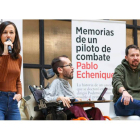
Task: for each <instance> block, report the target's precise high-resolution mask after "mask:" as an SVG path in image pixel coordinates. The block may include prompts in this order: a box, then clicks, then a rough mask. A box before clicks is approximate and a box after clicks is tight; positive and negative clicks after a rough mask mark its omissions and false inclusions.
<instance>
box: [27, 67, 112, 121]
mask: <svg viewBox="0 0 140 140" xmlns="http://www.w3.org/2000/svg"><path fill="white" fill-rule="evenodd" d="M41 72H42V75H43V77H44V78H45V79H47V80H48V79H50V78H52V77H53V76H54V75H55V73H54V72H53V69H49V70H47V71H46V70H45V69H42V71H41ZM46 88H49V83H48V84H47V86H46V87H45V88H40V89H38V88H35V87H33V86H31V85H29V89H30V91H31V93H32V94H33V97H34V99H35V101H36V103H37V106H35V107H34V111H41V112H42V114H43V116H44V120H71V119H72V120H87V119H86V118H84V117H79V118H75V116H74V114H72V113H71V111H70V110H68V109H67V108H66V107H64V106H63V103H62V102H48V101H46V100H45V99H44V98H42V92H43V90H44V89H46ZM70 100H71V104H73V102H74V101H75V99H70ZM58 108H61V109H62V110H59V109H58ZM64 110H65V111H64ZM104 118H105V119H108V120H111V119H110V117H108V116H104Z"/></svg>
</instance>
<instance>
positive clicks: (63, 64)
mask: <svg viewBox="0 0 140 140" xmlns="http://www.w3.org/2000/svg"><path fill="white" fill-rule="evenodd" d="M51 65H52V68H53V71H54V72H55V73H56V74H57V76H58V77H57V78H56V79H55V80H54V81H53V82H52V84H51V86H50V88H49V89H45V90H44V91H43V94H42V96H43V98H44V99H45V100H47V101H62V102H63V105H64V106H66V107H67V108H68V110H70V111H71V113H73V114H74V116H75V117H76V118H77V117H85V118H87V119H89V118H88V116H90V118H92V119H94V120H104V117H103V116H102V114H101V111H100V110H99V109H98V108H91V109H89V110H86V111H84V109H83V108H82V107H79V106H71V105H70V103H71V101H70V99H76V100H78V101H81V99H80V98H76V97H75V95H74V93H73V91H72V88H71V86H70V84H69V82H68V79H72V78H73V72H74V68H73V66H72V64H71V61H70V60H69V59H68V57H67V56H65V55H63V56H60V57H57V58H54V59H53V60H52V64H51ZM60 110H61V109H60ZM64 111H65V110H64Z"/></svg>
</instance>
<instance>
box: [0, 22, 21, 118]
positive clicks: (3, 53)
mask: <svg viewBox="0 0 140 140" xmlns="http://www.w3.org/2000/svg"><path fill="white" fill-rule="evenodd" d="M20 49H21V46H20V40H19V35H18V31H17V28H16V26H15V24H14V23H12V22H10V21H5V22H2V23H1V24H0V120H21V117H20V112H19V108H18V101H19V100H20V99H21V98H22V86H21V81H20V71H21V64H22V57H21V55H20V54H19V53H20Z"/></svg>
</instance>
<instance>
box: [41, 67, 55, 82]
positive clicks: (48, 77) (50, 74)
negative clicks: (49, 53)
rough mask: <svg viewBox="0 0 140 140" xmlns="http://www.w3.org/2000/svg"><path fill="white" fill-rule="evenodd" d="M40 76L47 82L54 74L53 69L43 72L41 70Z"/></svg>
mask: <svg viewBox="0 0 140 140" xmlns="http://www.w3.org/2000/svg"><path fill="white" fill-rule="evenodd" d="M41 72H42V75H43V76H44V78H46V79H47V80H48V79H50V78H52V77H53V76H54V75H55V73H54V72H53V69H49V70H47V71H46V70H45V69H44V68H43V69H42V70H41Z"/></svg>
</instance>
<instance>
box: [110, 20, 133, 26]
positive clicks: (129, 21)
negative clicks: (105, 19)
mask: <svg viewBox="0 0 140 140" xmlns="http://www.w3.org/2000/svg"><path fill="white" fill-rule="evenodd" d="M110 20H115V21H126V24H130V25H133V20H130V19H129V20H127V19H110Z"/></svg>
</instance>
